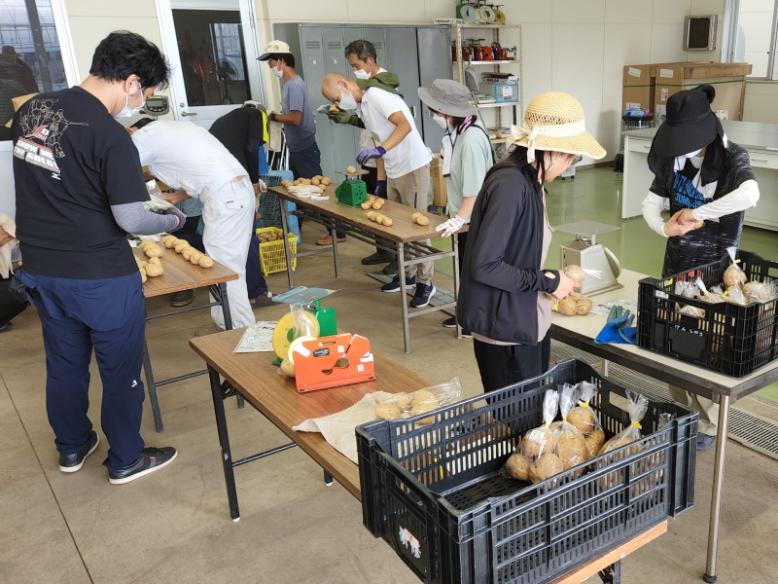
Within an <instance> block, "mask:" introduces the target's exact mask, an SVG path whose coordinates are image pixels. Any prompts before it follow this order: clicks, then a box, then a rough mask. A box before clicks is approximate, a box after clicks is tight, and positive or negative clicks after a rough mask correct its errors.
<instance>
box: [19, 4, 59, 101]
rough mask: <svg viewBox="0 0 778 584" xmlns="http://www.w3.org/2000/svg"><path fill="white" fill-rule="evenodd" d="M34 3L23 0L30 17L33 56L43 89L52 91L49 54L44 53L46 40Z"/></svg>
mask: <svg viewBox="0 0 778 584" xmlns="http://www.w3.org/2000/svg"><path fill="white" fill-rule="evenodd" d="M35 4H36V3H35V0H24V5H25V7H26V8H27V16H28V18H29V19H30V34H32V40H33V46H34V47H35V57H36V59H37V61H38V67H39V69H40V74H41V83H42V85H43V91H52V90H53V89H54V86H53V85H52V83H51V72H50V71H49V56H48V54H46V42H45V40H44V39H43V29H42V28H41V19H40V17H39V16H38V7H37V6H36V5H35Z"/></svg>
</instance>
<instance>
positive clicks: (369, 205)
mask: <svg viewBox="0 0 778 584" xmlns="http://www.w3.org/2000/svg"><path fill="white" fill-rule="evenodd" d="M360 207H362V208H363V209H365V210H367V209H372V208H373V203H371V202H370V201H365V202H364V203H362V204H361V205H360Z"/></svg>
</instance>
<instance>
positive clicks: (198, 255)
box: [189, 251, 205, 266]
mask: <svg viewBox="0 0 778 584" xmlns="http://www.w3.org/2000/svg"><path fill="white" fill-rule="evenodd" d="M204 255H205V254H204V253H202V252H200V251H195V252H194V253H193V254H192V255H191V256H189V263H190V264H193V265H195V266H197V265H199V264H200V260H201V259H202V257H203V256H204Z"/></svg>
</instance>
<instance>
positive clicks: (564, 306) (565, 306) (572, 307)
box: [559, 298, 578, 316]
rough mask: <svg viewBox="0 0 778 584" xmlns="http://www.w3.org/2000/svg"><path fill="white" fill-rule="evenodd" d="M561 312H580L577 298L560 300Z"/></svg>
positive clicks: (571, 314) (567, 314)
mask: <svg viewBox="0 0 778 584" xmlns="http://www.w3.org/2000/svg"><path fill="white" fill-rule="evenodd" d="M559 312H560V313H562V314H564V315H566V316H573V315H574V314H578V303H577V302H576V301H575V298H563V299H562V300H560V301H559Z"/></svg>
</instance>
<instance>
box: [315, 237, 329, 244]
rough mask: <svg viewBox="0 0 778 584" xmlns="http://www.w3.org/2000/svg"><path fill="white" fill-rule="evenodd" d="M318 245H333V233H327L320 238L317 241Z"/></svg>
mask: <svg viewBox="0 0 778 584" xmlns="http://www.w3.org/2000/svg"><path fill="white" fill-rule="evenodd" d="M316 245H332V236H331V235H325V236H324V237H322V238H321V239H320V240H318V241H317V242H316Z"/></svg>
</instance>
